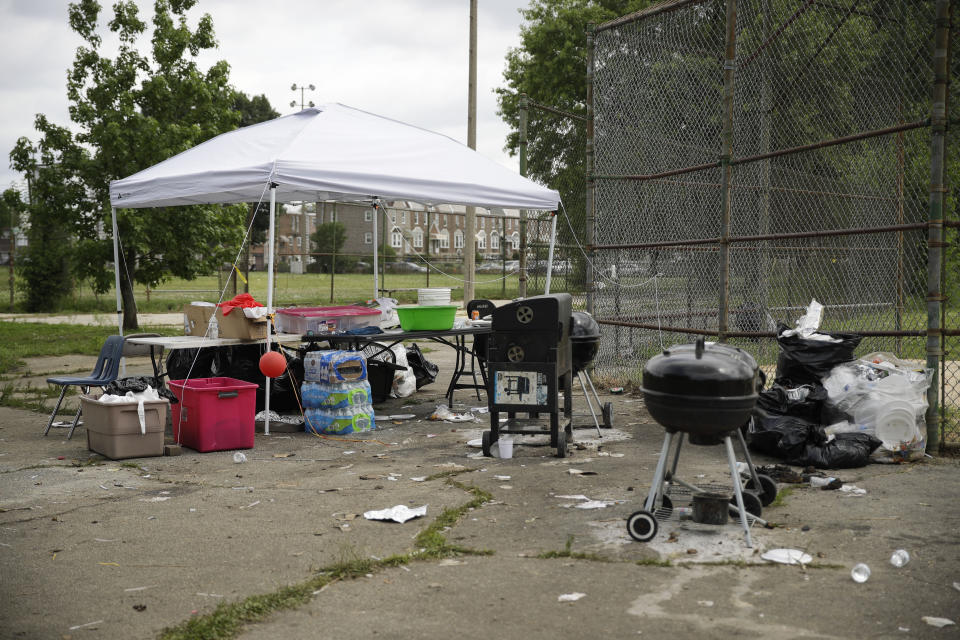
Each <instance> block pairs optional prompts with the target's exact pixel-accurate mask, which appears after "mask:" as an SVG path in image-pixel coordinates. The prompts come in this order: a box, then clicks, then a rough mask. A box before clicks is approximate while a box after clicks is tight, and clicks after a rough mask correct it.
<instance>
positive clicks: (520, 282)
mask: <svg viewBox="0 0 960 640" xmlns="http://www.w3.org/2000/svg"><path fill="white" fill-rule="evenodd" d="M529 114H530V103H529V101H528V100H527V94H525V93H521V94H520V175H522V176H523V177H526V176H527V118H528V117H529ZM517 296H518V297H520V298H526V297H527V210H526V209H520V276H519V277H518V279H517Z"/></svg>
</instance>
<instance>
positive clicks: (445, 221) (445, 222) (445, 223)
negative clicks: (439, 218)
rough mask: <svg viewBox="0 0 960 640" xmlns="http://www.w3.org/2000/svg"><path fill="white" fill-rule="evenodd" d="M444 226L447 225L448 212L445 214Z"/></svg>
mask: <svg viewBox="0 0 960 640" xmlns="http://www.w3.org/2000/svg"><path fill="white" fill-rule="evenodd" d="M443 226H447V214H443Z"/></svg>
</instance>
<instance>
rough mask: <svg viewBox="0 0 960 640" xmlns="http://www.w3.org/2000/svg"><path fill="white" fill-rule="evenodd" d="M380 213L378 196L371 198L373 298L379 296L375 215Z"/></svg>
mask: <svg viewBox="0 0 960 640" xmlns="http://www.w3.org/2000/svg"><path fill="white" fill-rule="evenodd" d="M379 215H380V198H374V199H373V299H374V300H376V299H377V298H379V297H380V275H379V274H378V273H377V216H379Z"/></svg>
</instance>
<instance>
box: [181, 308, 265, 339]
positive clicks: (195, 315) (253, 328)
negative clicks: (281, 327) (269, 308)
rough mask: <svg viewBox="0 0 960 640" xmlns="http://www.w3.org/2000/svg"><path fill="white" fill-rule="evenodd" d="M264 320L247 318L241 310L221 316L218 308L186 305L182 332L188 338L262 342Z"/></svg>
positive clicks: (221, 313) (221, 311)
mask: <svg viewBox="0 0 960 640" xmlns="http://www.w3.org/2000/svg"><path fill="white" fill-rule="evenodd" d="M268 326H269V324H268V322H267V319H266V318H256V319H253V318H248V317H246V316H245V315H243V309H239V308H237V309H234V310H233V311H231V312H230V313H228V314H227V315H223V309H222V308H220V307H214V306H207V305H200V304H187V305H184V306H183V331H184V333H185V334H186V335H188V336H200V337H203V336H206V337H208V338H239V339H241V340H262V339H263V338H266V337H267V327H268Z"/></svg>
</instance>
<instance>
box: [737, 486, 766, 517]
mask: <svg viewBox="0 0 960 640" xmlns="http://www.w3.org/2000/svg"><path fill="white" fill-rule="evenodd" d="M742 493H743V506H744V507H745V508H746V509H747V513H749V514H750V515H754V516H757V517H758V518H759V517H760V514H761V513H763V503H762V502H760V498H759V497H757V494H755V493H753V492H751V491H743V492H742ZM730 504H732V505H733V506H737V496H733V497H731V498H730ZM730 516H731V517H733V518H738V519H739V518H740V514H738V513H737V512H736V511H734V510H733V509H730Z"/></svg>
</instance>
